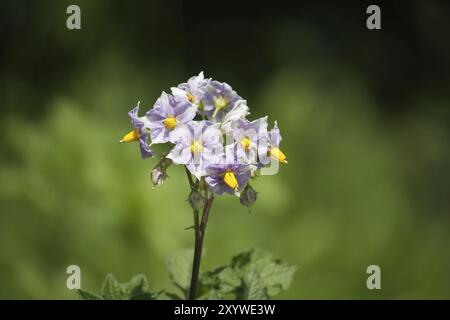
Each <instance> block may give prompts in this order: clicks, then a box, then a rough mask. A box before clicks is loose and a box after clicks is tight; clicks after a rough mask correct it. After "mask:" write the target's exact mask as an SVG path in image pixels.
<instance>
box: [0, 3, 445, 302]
mask: <svg viewBox="0 0 450 320" xmlns="http://www.w3.org/2000/svg"><path fill="white" fill-rule="evenodd" d="M70 4H78V5H79V6H80V7H81V16H82V17H81V20H82V21H81V23H82V29H81V30H79V31H69V30H68V29H67V28H66V18H67V16H68V15H67V14H66V8H67V6H68V5H70ZM369 4H371V3H369V2H367V3H365V2H356V1H355V2H345V3H343V2H332V1H323V0H320V1H314V2H313V1H310V2H294V1H292V2H287V1H286V2H285V1H276V2H274V1H257V2H255V1H246V2H245V3H244V1H225V2H212V1H195V2H194V1H192V2H187V1H174V0H170V1H135V2H133V3H131V2H126V1H119V0H117V1H87V0H77V1H75V2H74V1H70V2H69V1H12V0H10V1H1V3H0V36H1V38H0V39H1V44H0V46H1V51H0V58H1V62H0V70H1V72H0V98H1V100H0V108H1V117H0V136H1V143H0V210H1V212H0V298H14V299H16V298H24V299H60V298H62V299H74V298H76V296H75V294H74V293H73V292H71V291H69V290H68V289H67V288H66V286H65V285H66V277H67V275H66V273H65V270H66V267H67V266H68V265H71V264H76V265H79V266H80V267H81V273H82V286H83V288H85V289H88V290H91V291H98V290H99V287H100V285H101V283H102V281H103V279H104V276H105V275H106V274H107V273H108V272H112V273H114V274H115V275H116V276H117V277H118V278H119V280H122V281H125V280H128V279H130V278H131V277H132V276H133V275H134V274H136V273H144V274H146V275H147V276H148V277H149V280H150V286H151V289H152V290H159V289H163V288H165V287H168V286H170V285H169V279H168V275H167V273H166V271H165V268H164V257H165V256H166V255H168V254H171V253H173V252H176V251H178V250H180V249H184V248H190V247H192V245H193V235H192V230H188V231H186V230H184V228H185V227H188V226H190V225H191V224H192V223H191V221H192V214H191V211H190V208H189V205H188V203H187V202H186V201H185V199H186V197H187V194H188V185H187V182H186V181H185V176H184V172H183V170H182V168H181V167H171V168H170V170H169V175H170V179H169V180H168V181H167V183H166V184H165V185H164V186H163V187H162V188H160V189H157V190H152V186H151V184H150V180H149V173H150V170H151V169H152V167H153V166H154V164H155V162H156V161H155V160H152V159H151V160H145V161H143V160H141V159H140V155H139V150H138V147H137V145H134V144H127V145H121V144H119V143H118V140H119V139H120V137H121V136H122V135H123V134H124V133H126V132H127V131H128V130H129V129H130V122H129V118H128V116H127V112H128V111H129V109H131V107H133V106H134V105H135V103H136V102H137V101H138V100H140V101H141V106H143V107H144V108H150V107H151V106H152V105H153V103H154V101H155V100H156V98H157V97H158V96H159V94H160V93H161V91H162V90H166V91H167V90H168V89H169V88H170V87H171V86H173V85H176V84H177V83H180V82H184V81H185V80H187V79H188V78H189V77H190V76H192V75H194V74H197V73H198V72H199V71H201V70H203V71H204V72H205V73H206V75H207V76H208V77H213V78H215V79H217V80H221V81H226V82H228V83H230V84H231V85H232V86H233V87H234V88H235V89H236V90H237V91H238V93H240V95H241V96H243V97H245V98H246V99H247V100H248V103H249V106H250V107H251V111H252V115H251V117H253V118H257V117H260V116H263V115H266V114H267V115H269V120H270V121H271V122H272V121H273V120H278V122H279V125H280V127H281V130H282V135H283V137H284V140H283V144H282V147H283V148H282V149H283V150H284V151H285V153H286V154H287V156H288V159H289V164H288V165H286V166H283V167H282V168H281V171H280V172H279V173H278V175H276V176H269V177H263V178H262V179H260V180H259V181H258V183H257V184H256V185H255V188H256V189H257V190H258V191H259V199H258V201H257V203H256V205H255V206H254V208H253V209H252V212H251V214H249V213H248V211H247V210H246V209H245V208H244V207H242V206H241V205H240V203H239V201H238V199H236V198H233V197H223V198H221V199H220V201H217V202H216V204H215V207H214V210H213V213H212V216H211V217H210V222H209V227H208V230H207V237H206V247H207V254H206V256H205V258H204V260H203V262H202V263H203V264H202V266H203V267H204V269H207V268H210V267H213V266H216V265H220V264H224V263H226V262H227V261H228V260H229V258H230V257H231V256H232V255H234V254H237V253H239V252H241V251H243V250H247V249H249V248H252V247H258V248H262V249H265V250H268V251H270V252H272V253H274V254H275V255H276V256H278V257H281V258H282V259H283V260H285V261H287V262H289V263H291V264H295V265H297V266H298V267H299V269H298V271H297V273H296V275H295V278H294V281H293V283H292V286H291V288H290V289H289V290H288V291H286V292H284V293H282V294H281V295H279V296H278V297H277V298H284V299H308V298H311V299H315V298H333V299H344V298H355V299H372V298H389V299H400V298H425V299H428V298H440V299H441V298H446V299H449V298H450V272H449V271H450V251H449V244H450V233H449V226H450V216H449V213H450V188H449V178H450V176H449V173H450V168H449V166H450V148H449V138H450V122H449V120H450V117H449V108H450V90H449V89H450V73H449V71H450V63H449V61H450V59H449V57H450V42H449V41H448V34H449V31H450V19H449V14H450V6H449V3H448V2H447V3H446V2H445V1H434V0H432V1H395V2H394V1H390V2H386V3H385V2H378V4H379V5H380V6H381V13H382V30H379V31H369V30H367V29H366V27H365V23H366V18H367V16H368V15H367V14H366V13H365V10H366V8H367V6H368V5H369ZM370 264H377V265H379V266H380V267H381V272H382V289H381V290H373V291H370V290H368V289H367V288H366V278H367V276H368V275H367V274H366V268H367V266H368V265H370ZM172 291H173V290H172Z"/></svg>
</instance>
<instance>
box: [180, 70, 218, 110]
mask: <svg viewBox="0 0 450 320" xmlns="http://www.w3.org/2000/svg"><path fill="white" fill-rule="evenodd" d="M209 81H210V79H205V76H204V75H203V71H202V72H200V73H199V74H198V76H193V77H191V78H189V80H188V81H187V82H186V83H181V84H179V85H178V86H177V87H172V88H171V91H172V94H173V96H174V97H175V99H176V100H177V101H181V102H183V101H187V102H189V103H190V104H192V105H193V106H195V107H198V106H199V104H200V102H201V101H202V99H203V96H204V95H205V91H206V87H207V86H208V83H209Z"/></svg>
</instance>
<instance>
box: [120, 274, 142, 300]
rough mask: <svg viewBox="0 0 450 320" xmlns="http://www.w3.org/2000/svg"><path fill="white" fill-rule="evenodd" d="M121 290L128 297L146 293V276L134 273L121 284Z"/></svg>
mask: <svg viewBox="0 0 450 320" xmlns="http://www.w3.org/2000/svg"><path fill="white" fill-rule="evenodd" d="M122 290H123V293H124V295H126V296H128V297H132V296H136V295H141V294H144V293H147V290H148V281H147V278H146V277H145V276H144V275H143V274H138V275H135V276H134V277H133V278H131V280H130V281H129V282H127V283H124V284H122Z"/></svg>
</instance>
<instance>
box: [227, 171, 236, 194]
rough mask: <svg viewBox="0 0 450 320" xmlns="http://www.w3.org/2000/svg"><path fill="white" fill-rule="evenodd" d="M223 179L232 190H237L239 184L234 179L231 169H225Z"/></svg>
mask: <svg viewBox="0 0 450 320" xmlns="http://www.w3.org/2000/svg"><path fill="white" fill-rule="evenodd" d="M223 181H224V182H225V184H226V185H227V186H229V187H230V188H231V189H233V190H237V189H238V187H239V184H238V182H237V180H236V176H235V175H234V173H233V171H227V172H225V174H224V175H223Z"/></svg>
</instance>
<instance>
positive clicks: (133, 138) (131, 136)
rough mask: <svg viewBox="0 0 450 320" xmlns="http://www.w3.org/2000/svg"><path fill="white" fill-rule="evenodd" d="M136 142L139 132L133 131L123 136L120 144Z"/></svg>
mask: <svg viewBox="0 0 450 320" xmlns="http://www.w3.org/2000/svg"><path fill="white" fill-rule="evenodd" d="M137 140H139V130H138V129H134V130H131V131H130V132H128V133H127V134H126V135H124V136H123V138H122V139H121V140H120V142H133V141H137Z"/></svg>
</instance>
